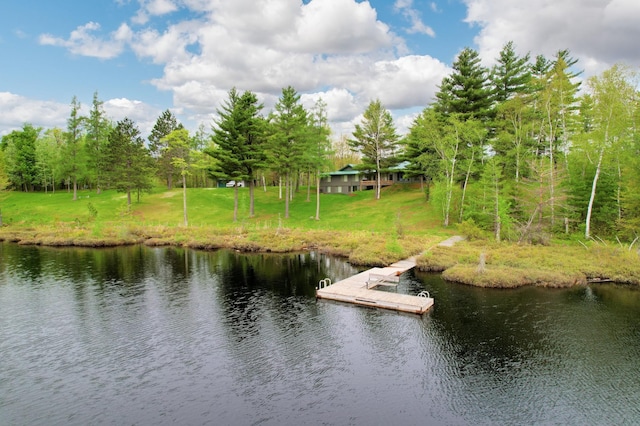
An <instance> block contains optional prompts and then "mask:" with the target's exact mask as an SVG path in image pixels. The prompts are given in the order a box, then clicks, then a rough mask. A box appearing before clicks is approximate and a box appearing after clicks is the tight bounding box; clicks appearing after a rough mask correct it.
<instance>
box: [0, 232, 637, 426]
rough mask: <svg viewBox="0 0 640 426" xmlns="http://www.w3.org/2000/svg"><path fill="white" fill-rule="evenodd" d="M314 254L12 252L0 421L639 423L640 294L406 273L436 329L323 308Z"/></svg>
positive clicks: (321, 274) (6, 267) (402, 318)
mask: <svg viewBox="0 0 640 426" xmlns="http://www.w3.org/2000/svg"><path fill="white" fill-rule="evenodd" d="M356 272H358V270H357V269H356V268H354V267H352V266H351V265H349V264H348V263H347V262H345V261H344V260H342V259H339V258H335V257H329V256H325V255H322V254H318V253H313V252H310V253H299V254H286V255H273V254H241V253H236V252H233V251H226V250H221V251H213V252H202V251H193V250H187V249H178V248H148V247H144V246H130V247H120V248H110V249H81V248H46V247H34V246H19V245H16V244H9V243H0V424H2V425H52V424H53V425H56V424H57V425H87V424H114V425H124V424H130V425H134V424H135V425H147V424H148V425H163V424H181V425H198V424H216V425H253V424H259V425H299V424H311V425H316V424H327V425H334V424H335V425H351V424H352V425H388V424H398V425H400V424H402V425H414V424H415V425H417V424H429V425H431V424H437V425H440V424H442V425H482V424H500V425H515V424H574V425H591V424H592V425H613V424H616V425H619V424H639V423H640V402H639V401H640V291H638V290H637V289H636V288H631V287H626V286H618V285H612V284H606V285H605V284H599V285H589V286H587V287H577V288H572V289H560V290H558V289H543V288H534V287H527V288H521V289H516V290H491V289H480V288H474V287H468V286H462V285H457V284H451V283H446V282H444V281H443V280H442V279H441V278H440V276H439V275H435V274H425V273H420V272H417V271H410V272H408V273H406V274H405V275H403V276H402V278H401V281H400V285H399V287H398V288H397V289H390V291H399V292H403V293H409V294H417V293H418V292H420V291H422V290H428V291H429V292H430V294H431V296H432V297H434V299H435V305H434V308H432V310H431V311H429V312H428V313H427V314H425V315H423V316H418V315H411V314H399V313H396V312H393V311H386V310H378V309H371V308H364V307H358V306H352V305H347V304H341V303H336V302H330V301H323V300H318V301H316V299H315V296H314V294H315V293H314V290H315V286H316V284H317V283H318V281H319V280H320V279H322V278H325V277H329V278H331V279H332V280H333V281H334V282H335V281H337V280H339V279H342V278H345V277H347V276H349V275H352V274H354V273H356Z"/></svg>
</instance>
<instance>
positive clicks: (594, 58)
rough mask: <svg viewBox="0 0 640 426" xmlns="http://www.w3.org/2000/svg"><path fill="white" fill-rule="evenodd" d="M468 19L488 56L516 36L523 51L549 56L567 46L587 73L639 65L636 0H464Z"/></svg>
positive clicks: (639, 28)
mask: <svg viewBox="0 0 640 426" xmlns="http://www.w3.org/2000/svg"><path fill="white" fill-rule="evenodd" d="M464 1H465V3H466V4H467V6H468V14H467V18H466V21H467V22H469V23H471V24H477V25H479V26H480V32H479V34H478V36H477V37H476V39H475V41H476V43H477V44H478V46H479V50H480V53H481V55H482V56H483V57H484V59H485V60H486V61H492V60H493V59H494V58H495V57H496V56H497V54H498V52H499V51H500V50H501V48H502V46H503V45H504V44H505V43H506V42H508V41H510V40H512V41H513V42H514V43H515V44H516V46H517V48H518V49H519V50H520V51H521V53H526V52H531V54H532V55H534V56H535V55H537V54H543V55H545V56H547V57H551V56H553V55H554V53H556V52H557V51H558V50H561V49H569V50H570V52H571V54H572V56H574V57H576V58H578V59H579V60H580V61H579V63H578V64H577V65H578V66H579V67H581V68H584V70H585V74H586V75H593V74H596V73H599V72H601V71H603V70H604V69H607V68H609V67H611V66H612V65H613V64H615V63H618V62H622V63H626V64H628V65H631V66H638V65H640V55H639V53H638V52H639V51H638V48H637V42H636V41H637V40H638V39H639V38H640V25H638V24H639V22H640V21H639V17H640V2H638V1H635V0H589V1H583V0H530V1H527V2H513V1H511V0H464Z"/></svg>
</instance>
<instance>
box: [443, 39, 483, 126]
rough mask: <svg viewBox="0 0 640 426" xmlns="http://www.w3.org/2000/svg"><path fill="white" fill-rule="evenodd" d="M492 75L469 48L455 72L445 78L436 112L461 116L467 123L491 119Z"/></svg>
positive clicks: (454, 65) (461, 56)
mask: <svg viewBox="0 0 640 426" xmlns="http://www.w3.org/2000/svg"><path fill="white" fill-rule="evenodd" d="M492 102H493V100H492V96H491V88H490V86H489V72H488V70H487V69H486V68H485V67H483V66H482V65H481V64H480V56H479V55H478V52H476V51H475V50H473V49H471V48H468V47H467V48H465V49H463V50H462V52H460V54H459V55H458V57H457V58H456V60H455V61H454V63H453V72H452V73H451V75H449V76H447V77H444V78H443V79H442V83H441V84H440V89H439V91H438V92H437V93H436V104H435V108H436V111H438V112H439V113H442V114H444V115H450V114H457V115H458V117H459V119H460V120H462V121H464V120H467V119H469V118H477V119H479V120H482V121H487V120H489V119H490V118H491V116H492V113H491V106H492Z"/></svg>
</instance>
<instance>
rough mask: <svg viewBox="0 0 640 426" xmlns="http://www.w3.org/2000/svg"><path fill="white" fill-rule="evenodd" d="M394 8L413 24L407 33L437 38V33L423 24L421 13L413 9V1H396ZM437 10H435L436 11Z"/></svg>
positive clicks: (432, 4)
mask: <svg viewBox="0 0 640 426" xmlns="http://www.w3.org/2000/svg"><path fill="white" fill-rule="evenodd" d="M393 7H394V8H395V9H396V11H398V12H400V13H402V15H403V16H404V17H405V18H406V19H407V20H408V21H409V22H411V27H409V28H408V29H407V30H406V31H407V33H409V34H426V35H428V36H430V37H435V36H436V33H435V31H433V28H431V27H430V26H428V25H425V23H424V22H422V17H421V16H420V12H418V10H417V9H415V8H414V7H413V0H396V2H395V3H394V5H393ZM433 7H434V3H431V8H432V9H433ZM434 10H435V9H434Z"/></svg>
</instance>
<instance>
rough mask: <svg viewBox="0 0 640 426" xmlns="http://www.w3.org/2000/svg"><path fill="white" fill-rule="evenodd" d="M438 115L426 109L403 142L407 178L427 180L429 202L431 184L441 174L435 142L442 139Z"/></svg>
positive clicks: (432, 110)
mask: <svg viewBox="0 0 640 426" xmlns="http://www.w3.org/2000/svg"><path fill="white" fill-rule="evenodd" d="M438 119H439V118H438V114H437V113H436V112H435V110H434V109H433V108H431V107H427V108H425V109H424V110H423V111H422V113H420V115H418V116H417V117H416V118H415V119H414V120H413V123H412V124H411V127H410V128H409V133H408V134H407V135H406V136H405V138H404V139H403V140H402V143H403V145H404V147H405V149H404V154H403V157H402V159H403V160H406V161H409V162H410V163H409V166H408V167H407V168H406V169H405V173H406V174H407V176H419V177H421V178H422V177H425V178H426V179H427V187H426V192H425V195H426V198H427V200H429V189H430V182H431V180H432V179H434V178H435V177H437V176H438V174H439V173H440V159H439V157H438V152H437V150H436V148H435V144H434V142H435V140H436V139H437V138H440V137H442V134H441V133H440V125H439V124H438Z"/></svg>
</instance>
